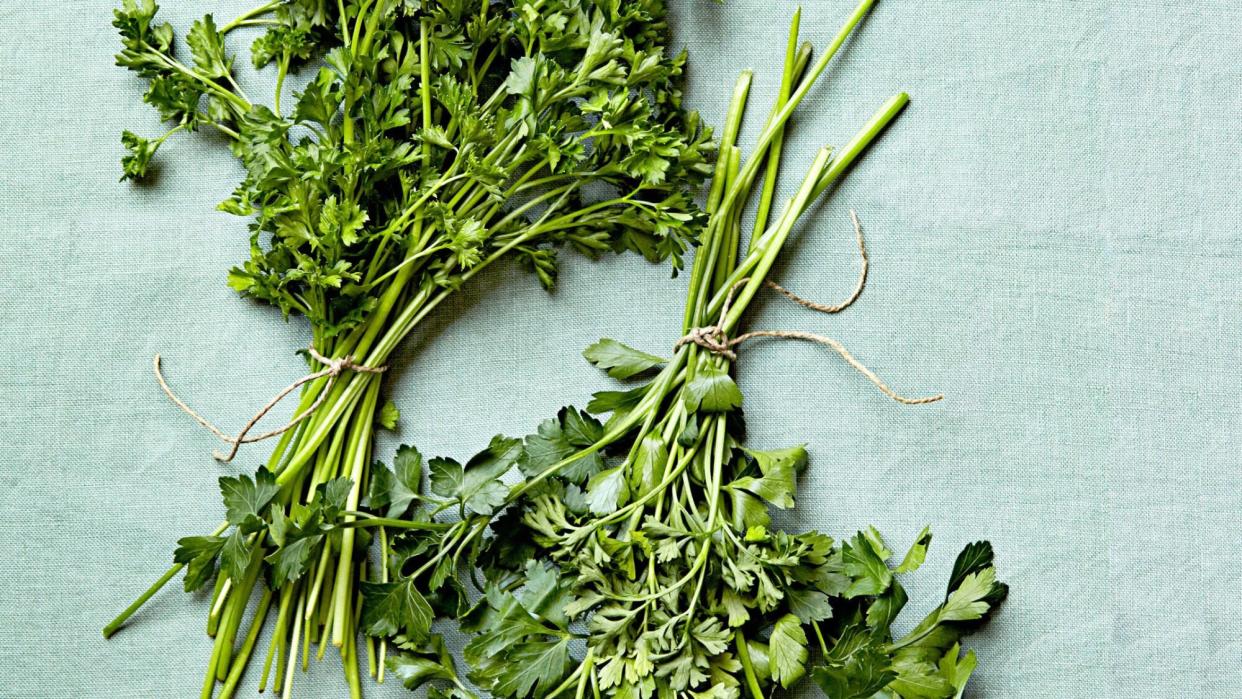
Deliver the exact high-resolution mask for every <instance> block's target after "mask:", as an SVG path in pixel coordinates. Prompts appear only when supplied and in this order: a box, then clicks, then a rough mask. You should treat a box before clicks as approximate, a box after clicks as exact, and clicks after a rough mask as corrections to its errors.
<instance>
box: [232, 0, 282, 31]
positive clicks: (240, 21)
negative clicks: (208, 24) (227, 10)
mask: <svg viewBox="0 0 1242 699" xmlns="http://www.w3.org/2000/svg"><path fill="white" fill-rule="evenodd" d="M281 2H282V0H272V2H269V3H266V4H264V5H259V6H258V7H255V8H253V9H250V10H247V11H245V12H243V13H242V14H240V15H238V16H237V17H235V18H234V19H233V21H232V22H229V23H228V24H226V25H224V26H223V27H220V33H221V34H228V33H229V32H231V31H233V30H234V29H236V28H238V27H243V26H246V24H247V23H248V22H250V21H251V20H252V19H253V18H255V17H258V16H259V15H265V14H267V13H269V12H271V11H272V10H275V9H276V8H277V7H280V5H281Z"/></svg>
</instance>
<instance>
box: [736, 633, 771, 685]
mask: <svg viewBox="0 0 1242 699" xmlns="http://www.w3.org/2000/svg"><path fill="white" fill-rule="evenodd" d="M733 641H734V645H736V646H737V656H738V660H741V661H742V671H743V672H744V673H745V674H746V686H747V688H748V689H750V695H751V699H764V696H763V690H762V689H760V688H759V677H758V676H757V675H756V674H755V664H754V663H753V662H752V661H751V659H750V648H749V647H748V646H747V645H746V636H744V635H742V630H741V629H738V630H737V631H735V632H733Z"/></svg>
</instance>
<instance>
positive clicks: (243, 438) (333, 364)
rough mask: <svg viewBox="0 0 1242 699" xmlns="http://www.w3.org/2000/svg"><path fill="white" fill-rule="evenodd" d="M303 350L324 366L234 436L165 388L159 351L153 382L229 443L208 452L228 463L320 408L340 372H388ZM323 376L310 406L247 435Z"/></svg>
mask: <svg viewBox="0 0 1242 699" xmlns="http://www.w3.org/2000/svg"><path fill="white" fill-rule="evenodd" d="M306 352H307V354H309V355H310V357H311V359H314V360H315V361H316V362H318V363H320V364H322V365H324V368H323V369H320V370H319V371H316V372H313V373H310V374H307V375H306V376H303V377H302V378H300V379H298V380H297V381H294V382H293V383H292V384H289V386H287V387H285V389H284V390H282V391H281V392H280V393H277V394H276V396H275V397H274V398H272V399H271V400H270V401H268V402H267V405H265V406H263V407H262V408H261V409H260V410H259V411H258V412H257V413H255V414H254V417H251V418H250V420H249V421H248V422H247V423H246V426H245V427H243V428H242V431H241V432H239V433H238V435H237V436H236V437H231V436H229V435H228V434H227V433H225V432H224V430H222V429H220V428H219V427H216V426H215V425H214V424H213V423H212V422H211V421H210V420H208V419H207V418H205V417H203V416H202V415H199V414H198V413H197V412H195V411H194V409H193V408H191V407H190V406H188V405H186V404H185V402H184V401H182V400H181V399H180V398H178V397H177V395H176V394H175V393H173V391H172V389H171V388H169V387H168V382H167V381H165V380H164V373H163V372H162V371H161V370H160V355H158V354H157V355H155V361H154V367H155V379H156V381H159V383H160V388H162V389H164V394H165V395H167V396H168V398H169V399H170V400H172V402H173V403H176V404H177V407H179V408H181V409H182V410H183V411H185V412H186V414H188V415H189V416H190V417H192V418H194V419H195V420H196V421H198V424H200V425H202V426H203V427H206V428H207V429H208V430H211V432H212V434H214V435H216V436H217V437H219V438H220V439H221V441H223V442H225V443H226V444H229V445H231V448H230V449H229V452H228V453H227V454H225V453H223V452H220V451H213V452H212V453H211V455H212V456H214V457H215V458H216V459H217V460H219V461H223V462H226V463H227V462H229V461H232V460H233V457H234V456H237V450H238V449H240V448H241V445H243V444H250V443H252V442H261V441H263V440H265V439H271V438H272V437H275V436H278V435H281V434H284V433H285V432H288V431H289V430H291V429H293V428H294V427H296V426H297V425H298V423H300V422H302V421H303V420H305V419H306V418H308V417H310V416H311V415H313V414H314V413H315V411H316V410H318V409H319V406H321V405H323V402H324V401H325V400H326V399H327V398H328V393H329V392H330V391H331V390H332V386H333V384H335V383H336V380H337V378H338V377H340V376H341V374H344V373H345V372H347V371H356V372H359V373H364V374H382V373H384V372H385V371H388V367H387V366H378V367H372V366H366V365H364V364H359V363H358V362H357V361H355V360H354V358H353V356H352V355H346V356H344V357H339V358H337V359H331V358H329V357H325V356H323V355H322V354H320V353H319V352H318V351H317V350H316V349H315V348H314V347H310V348H308V349H307V350H306ZM322 378H326V379H327V380H328V382H327V383H326V384H324V387H323V389H322V390H320V392H319V396H318V397H317V398H316V399H315V402H314V403H312V404H311V405H310V407H308V408H307V409H306V410H304V411H302V412H301V413H299V414H298V415H297V416H295V417H294V418H293V419H292V420H290V421H289V422H288V423H286V424H285V425H284V426H282V427H279V428H277V429H274V430H270V431H268V432H264V433H263V434H260V435H256V436H254V437H249V436H247V435H248V434H249V433H250V430H251V429H252V428H254V426H255V425H256V424H258V422H259V421H260V420H262V419H263V417H264V416H265V415H267V414H268V413H269V412H271V410H272V408H275V407H276V405H277V404H279V403H280V402H281V401H282V400H284V398H285V396H287V395H289V394H290V393H293V392H294V391H296V390H297V389H298V388H300V387H301V386H302V385H303V384H307V383H310V382H311V381H315V380H317V379H322Z"/></svg>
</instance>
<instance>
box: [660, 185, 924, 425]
mask: <svg viewBox="0 0 1242 699" xmlns="http://www.w3.org/2000/svg"><path fill="white" fill-rule="evenodd" d="M850 220H851V221H852V222H853V223H854V235H855V237H856V238H857V240H858V252H859V255H860V256H861V257H862V270H861V271H860V272H859V274H858V284H857V285H856V286H855V287H854V292H853V293H852V294H850V296H849V298H847V299H846V300H845V301H842V302H841V303H839V304H836V305H833V306H829V305H825V304H821V303H816V302H815V301H811V300H809V299H804V298H802V297H801V296H798V295H797V294H795V293H793V292H792V291H790V290H788V289H786V288H785V287H783V286H781V285H780V284H777V283H776V282H774V281H770V280H764V282H763V285H764V286H765V287H767V288H768V289H772V290H774V291H776V292H778V293H780V294H781V295H783V296H784V297H785V298H787V299H789V300H790V301H793V302H794V303H796V304H798V305H800V306H802V307H804V308H809V309H811V310H813V311H819V312H820V313H840V312H841V311H844V310H845V309H847V308H849V307H850V306H852V305H854V302H855V301H857V300H858V297H859V296H862V292H863V288H864V287H865V286H866V285H867V268H868V260H867V246H866V245H865V244H864V243H863V233H862V224H861V223H859V221H858V214H856V213H855V212H854V211H853V210H851V211H850ZM748 281H750V279H742V280H740V281H738V282H737V283H736V284H734V285H733V286H732V287H730V288H729V293H728V295H726V296H725V302H724V305H723V306H722V307H721V309H720V320H718V321H716V323H715V325H707V326H703V327H699V328H693V329H691V330H690V332H688V333H686V335H685V336H684V337H682V338H681V339H679V340H678V341H677V344H676V345H674V347H677V348H680V347H682V346H683V345H688V344H693V345H698V346H699V347H702V348H703V349H705V350H707V351H708V352H711V353H712V354H717V355H720V356H722V357H727V358H728V359H729V360H731V361H732V360H736V359H737V352H735V351H734V348H735V347H737V346H738V345H740V344H742V343H743V342H747V341H749V340H753V339H755V338H759V337H774V338H779V339H784V340H805V341H807V342H815V343H817V344H820V345H823V346H825V347H828V348H829V349H832V350H833V351H835V352H836V353H837V354H839V355H841V358H842V359H844V360H845V361H846V363H847V364H849V365H850V366H851V367H853V368H854V369H855V370H857V371H858V373H860V374H862V375H863V376H864V377H866V379H867V380H868V381H870V382H871V383H872V384H874V385H875V387H876V388H878V389H880V391H881V392H882V393H883V394H884V395H886V396H888V397H889V398H892V399H893V400H895V401H897V402H898V403H903V404H905V405H924V404H927V403H935V402H936V401H939V400H942V399H943V398H944V395H943V394H937V395H934V396H927V397H924V398H907V397H905V396H902V395H901V394H899V393H897V392H896V391H894V390H893V389H891V388H889V387H888V384H886V383H884V382H883V381H881V380H880V377H878V376H876V375H875V372H873V371H871V370H870V369H868V368H867V367H866V366H865V365H864V364H863V363H862V362H860V361H858V360H857V359H855V358H854V355H852V354H850V353H849V350H847V349H845V346H844V345H842V344H841V343H840V342H837V341H836V340H834V339H832V338H830V337H825V336H823V335H817V334H815V333H809V332H803V331H800V330H754V331H752V332H748V333H745V334H743V335H738V336H737V337H733V338H731V337H729V336H728V335H727V334H726V333H725V331H724V327H725V320H726V319H727V318H728V316H729V308H730V307H731V306H732V305H733V295H734V293H736V292H737V289H738V287H740V286H742V285H743V284H745V283H746V282H748Z"/></svg>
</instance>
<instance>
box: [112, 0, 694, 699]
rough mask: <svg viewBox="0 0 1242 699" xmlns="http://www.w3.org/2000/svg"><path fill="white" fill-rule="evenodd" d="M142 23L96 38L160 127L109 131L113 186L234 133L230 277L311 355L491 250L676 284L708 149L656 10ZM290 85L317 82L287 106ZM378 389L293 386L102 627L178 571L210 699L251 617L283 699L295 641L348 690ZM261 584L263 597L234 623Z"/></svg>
mask: <svg viewBox="0 0 1242 699" xmlns="http://www.w3.org/2000/svg"><path fill="white" fill-rule="evenodd" d="M156 13H157V7H156V5H155V4H154V3H153V2H152V0H125V2H124V4H123V6H122V7H121V8H120V9H118V10H116V12H115V20H114V22H113V24H114V25H115V26H116V28H117V29H118V30H119V32H120V34H121V41H122V46H123V50H122V51H121V53H120V54H119V55H118V56H117V63H118V64H119V65H121V66H124V67H127V68H129V69H130V70H133V71H135V72H136V73H138V74H139V75H140V76H141V77H142V78H144V79H145V80H146V81H147V83H148V85H149V87H148V89H147V91H146V93H145V95H144V97H143V99H144V101H146V102H147V103H149V104H151V105H152V106H153V107H155V108H156V109H157V110H158V111H159V114H160V116H161V118H162V119H164V120H165V121H167V122H168V123H169V124H170V128H169V130H168V132H167V133H165V134H163V135H161V136H159V137H157V138H153V139H147V138H143V137H140V136H138V135H135V134H133V133H130V132H126V133H125V134H124V136H123V138H122V141H123V143H124V145H125V147H126V149H127V151H128V153H127V155H126V156H125V157H124V159H123V160H122V165H123V169H124V177H123V179H140V178H143V177H146V176H149V175H151V174H152V172H153V169H154V168H155V164H154V162H153V158H154V157H155V156H156V154H157V151H158V150H160V149H161V148H163V147H165V144H166V143H168V139H169V138H170V137H171V136H172V135H173V134H176V133H179V132H190V131H196V130H199V129H204V128H206V129H215V130H217V131H219V132H220V133H222V134H224V135H225V136H227V139H228V142H229V145H230V147H231V149H232V153H233V154H234V155H235V156H236V157H237V158H238V159H239V161H240V162H241V164H242V165H243V166H244V168H245V177H244V179H243V180H242V182H241V183H240V184H239V185H238V186H237V188H236V190H235V191H234V193H233V194H232V196H230V197H229V198H228V199H227V200H226V201H225V202H223V203H222V204H220V209H222V210H223V211H226V212H229V213H232V214H235V215H238V216H241V217H243V218H246V219H247V220H249V222H250V230H251V238H250V254H249V257H248V259H246V260H245V261H244V262H242V263H240V264H238V265H237V266H236V267H234V268H233V269H232V271H231V272H230V273H229V275H228V279H229V283H230V285H231V286H232V287H233V288H234V289H236V290H237V291H238V292H239V293H240V294H242V295H243V296H245V297H248V298H252V299H256V300H259V301H263V302H266V303H269V304H271V305H273V306H275V307H277V308H279V309H280V310H281V311H282V312H283V313H284V314H285V315H286V316H289V315H293V314H299V315H302V316H305V317H306V319H307V320H308V321H309V324H310V329H311V335H312V344H313V346H314V348H315V350H316V351H317V352H318V353H319V354H320V355H322V356H324V357H327V358H330V359H332V360H343V359H344V358H347V357H348V358H352V360H353V361H355V362H357V363H359V364H360V365H363V366H368V367H379V366H383V365H384V364H385V363H386V362H387V361H388V360H389V358H390V356H391V355H392V353H393V351H394V349H395V348H396V347H397V346H398V344H399V343H400V342H401V341H402V339H403V338H405V337H406V336H408V335H409V334H410V333H411V332H413V331H414V329H415V328H417V327H418V326H419V324H420V323H421V322H422V320H423V319H424V318H426V317H427V315H428V314H429V313H431V312H432V311H433V310H434V309H435V308H436V307H437V306H439V305H440V304H441V303H442V302H443V301H444V300H445V299H446V298H447V297H448V296H449V295H451V294H452V293H453V292H454V291H456V290H457V289H458V288H460V287H461V285H462V284H463V283H465V282H467V281H468V280H469V279H471V278H472V277H474V276H475V275H477V274H478V273H479V272H480V271H482V270H483V269H485V268H487V267H488V266H490V265H491V264H492V263H493V262H495V261H496V260H498V259H500V258H502V257H512V258H516V259H518V260H519V261H521V262H522V263H523V264H524V265H526V266H527V267H528V268H529V269H531V270H532V271H533V272H534V273H535V274H536V275H537V277H538V279H539V280H540V282H541V283H542V284H543V285H545V286H549V287H550V286H551V285H552V284H553V283H554V280H555V269H556V264H555V262H556V259H555V255H556V248H557V247H558V246H561V245H568V246H570V247H572V248H574V249H576V250H579V251H581V252H584V253H586V254H589V255H597V254H600V253H603V252H605V251H608V250H615V251H633V252H637V253H639V254H641V255H643V256H644V257H646V258H647V259H649V260H653V261H654V260H666V259H667V260H671V261H672V263H673V265H674V267H675V268H676V267H679V266H680V259H681V255H682V253H683V252H684V251H685V249H686V248H687V246H688V245H689V244H690V243H691V241H692V237H693V235H694V233H695V231H696V230H697V229H698V227H699V225H700V218H701V213H700V211H699V210H698V209H697V207H696V206H695V204H694V203H693V201H692V199H691V197H690V194H689V192H690V190H691V189H692V188H693V187H694V186H695V185H696V184H697V183H698V182H700V181H701V180H702V179H703V177H704V176H705V175H707V174H710V171H711V168H710V166H709V165H707V163H706V158H707V157H708V156H709V155H710V151H711V150H712V146H711V143H710V134H709V132H708V131H707V130H706V129H703V128H701V126H700V124H699V120H698V117H697V115H696V114H694V113H693V112H690V111H687V110H686V109H684V108H683V106H682V104H681V93H680V91H679V89H678V87H677V83H678V79H679V77H680V75H681V72H682V68H683V65H684V61H685V57H684V55H680V56H670V55H668V54H667V52H666V51H665V47H664V45H663V41H664V37H665V34H666V29H667V27H666V24H665V7H664V2H663V0H272V1H271V2H267V3H266V4H263V5H261V6H259V7H256V8H255V9H254V10H252V11H249V12H246V13H245V14H243V15H241V16H239V17H237V18H236V19H234V20H232V21H230V22H228V23H226V24H223V25H218V24H217V23H216V21H215V20H214V19H213V17H212V16H211V15H207V16H205V17H203V18H202V19H200V20H198V21H196V22H194V23H193V26H192V27H190V29H189V31H188V32H186V34H185V35H184V37H183V39H182V40H178V39H176V38H175V37H174V31H173V29H172V27H171V26H170V25H168V24H166V23H159V22H158V21H157V20H156ZM243 27H260V28H262V29H263V30H264V31H263V33H262V34H261V35H260V36H259V37H258V38H257V39H256V40H255V41H254V43H253V45H252V46H251V49H250V58H251V60H252V62H253V64H254V66H255V67H256V68H262V67H265V66H274V68H275V71H276V80H275V83H276V85H275V93H274V95H273V97H272V99H271V101H270V102H269V103H266V104H264V103H261V102H259V101H256V100H254V99H252V98H251V97H250V96H249V95H247V94H246V93H245V92H244V91H243V90H242V89H241V87H240V86H239V85H238V82H237V80H236V78H235V68H236V58H235V56H234V55H233V54H232V53H231V52H230V50H229V48H228V43H229V38H230V37H231V35H232V34H233V32H235V31H237V30H239V29H241V28H243ZM315 66H319V67H317V68H315ZM299 70H307V71H309V72H310V75H309V76H308V78H307V79H305V80H304V81H303V82H304V84H303V85H302V87H301V89H300V90H298V91H297V92H296V93H295V97H296V99H295V100H294V101H293V104H284V105H282V100H281V95H282V90H283V85H284V83H285V81H286V79H287V78H288V77H289V76H290V75H292V74H294V73H295V72H297V71H299ZM308 364H309V365H310V366H309V368H310V370H311V371H317V370H319V369H321V368H322V365H321V364H319V363H318V362H317V361H315V360H314V359H313V358H309V357H308ZM379 390H380V379H379V377H378V376H377V375H376V374H371V373H365V372H346V373H345V374H344V375H343V376H341V377H340V379H339V380H336V381H332V380H331V377H324V378H322V379H319V380H316V381H314V382H311V383H308V384H306V385H305V387H304V388H303V390H302V393H301V395H300V400H299V405H298V406H297V408H296V414H299V415H300V414H302V413H304V412H306V411H310V410H311V409H312V408H314V410H313V413H312V414H311V415H310V417H309V418H307V419H305V420H304V421H302V422H301V423H300V424H299V425H298V426H297V428H296V429H294V430H291V431H288V432H286V433H285V434H284V435H283V436H282V437H281V439H280V441H279V443H278V444H277V446H276V448H275V450H274V452H273V453H272V455H271V457H270V459H269V460H268V461H267V465H266V467H265V468H263V469H262V470H260V472H259V473H258V474H257V475H256V476H255V477H254V478H249V477H243V478H240V479H223V480H222V481H221V487H222V489H223V490H224V496H225V504H226V505H227V508H228V517H227V521H226V522H225V523H224V524H222V525H221V526H220V527H219V528H218V529H217V530H216V531H215V532H214V533H213V534H211V535H210V536H206V537H191V538H188V539H185V540H183V541H182V542H181V546H180V547H179V548H178V550H177V553H176V563H177V565H176V566H175V567H174V568H173V569H172V570H170V571H169V573H168V574H166V575H165V576H164V577H163V578H161V579H160V581H158V582H157V583H156V585H154V586H153V587H152V588H151V589H150V590H148V591H147V592H146V593H145V594H144V595H143V596H141V597H140V598H139V599H138V600H137V601H136V602H135V603H134V604H133V605H131V607H130V608H129V609H127V610H126V611H125V612H124V613H122V614H121V615H120V616H119V617H118V618H117V619H116V620H115V621H114V622H113V623H112V624H110V625H109V626H108V627H107V628H106V629H105V634H106V635H108V634H111V633H113V632H115V631H116V630H117V629H118V628H119V627H120V626H121V625H122V624H123V623H124V621H125V620H126V619H127V618H128V617H129V616H130V615H131V614H132V613H133V612H134V611H136V610H137V608H138V607H140V606H141V605H142V604H143V603H144V602H145V601H146V600H147V599H148V598H149V597H150V596H151V595H152V594H154V592H155V591H156V590H158V589H159V588H160V587H161V586H162V585H163V584H164V583H166V582H167V581H168V580H169V579H171V578H172V577H173V576H174V575H175V574H176V573H177V572H178V571H179V570H181V568H183V567H185V568H186V569H187V577H186V589H187V590H195V589H198V588H200V587H203V586H207V585H210V584H213V583H212V581H213V579H214V594H213V596H212V611H211V614H210V620H209V623H208V630H209V632H210V633H211V634H212V635H213V636H214V637H215V644H214V647H213V651H212V655H211V658H210V661H209V663H208V672H207V676H206V679H205V682H204V687H203V696H204V697H208V696H211V695H212V693H213V692H214V691H215V688H216V685H215V683H216V681H223V682H225V683H226V684H225V688H224V690H223V692H222V694H221V696H230V695H231V694H232V693H233V691H234V688H235V687H236V682H237V678H239V677H240V674H241V671H242V670H243V669H244V668H245V667H246V665H247V663H248V661H249V659H250V656H251V653H252V650H253V646H254V643H255V640H256V638H257V636H258V632H259V630H260V629H261V628H262V627H263V626H264V624H265V621H266V620H267V619H269V618H270V617H271V616H272V615H271V614H269V607H270V609H272V610H275V614H274V618H275V624H274V625H275V632H276V633H275V634H274V636H273V638H274V640H273V643H272V646H271V650H270V651H269V652H268V661H267V663H266V665H267V666H268V667H270V665H271V662H272V657H273V655H276V656H277V657H278V658H279V661H278V664H277V673H276V681H275V686H276V687H277V688H278V690H283V692H284V694H285V695H286V696H288V695H289V692H290V688H291V681H292V677H293V674H292V668H293V667H294V665H295V664H296V662H295V659H296V655H297V652H298V650H299V648H298V646H299V644H301V645H302V649H301V651H302V655H303V664H304V665H305V658H306V656H307V655H308V646H307V644H308V643H309V641H310V640H311V638H312V636H314V637H317V640H318V641H319V642H320V655H322V653H323V648H324V647H326V645H327V643H328V642H331V643H332V644H333V645H335V646H337V647H339V648H340V649H341V653H342V654H343V656H344V659H345V661H346V662H345V663H344V664H345V670H346V675H347V678H348V680H349V684H350V687H351V695H352V696H358V695H359V694H360V689H359V677H358V671H357V663H356V662H355V659H356V658H357V656H358V647H357V640H356V639H357V638H358V633H357V631H358V629H359V626H360V623H362V622H360V620H359V614H360V611H359V610H360V607H361V605H362V604H363V599H362V596H363V593H364V592H367V590H368V588H367V587H366V585H365V581H366V576H367V565H366V550H367V544H368V541H367V538H366V536H365V535H364V534H362V533H360V532H359V530H360V529H361V530H362V531H365V530H366V527H367V526H370V525H368V524H367V523H365V522H360V521H358V520H359V517H360V515H359V514H358V513H356V510H357V509H358V508H359V504H360V502H361V501H362V499H363V496H364V494H365V493H366V492H367V489H368V488H371V489H374V488H375V487H379V486H377V484H382V483H385V482H386V481H385V480H384V479H385V478H388V477H389V476H386V475H384V474H383V473H376V474H372V473H371V471H370V462H371V443H372V434H373V430H374V426H375V424H376V423H377V421H382V422H384V423H390V422H391V421H393V420H394V419H395V413H394V410H393V408H392V407H391V405H390V404H386V403H384V402H382V401H381V400H380V393H379ZM467 480H469V479H467ZM462 487H468V485H463V486H462ZM381 490H382V487H381ZM392 507H396V505H392ZM256 588H259V589H262V590H264V592H263V600H264V604H263V605H262V606H261V607H260V610H259V613H258V614H257V615H256V616H254V617H252V618H251V620H250V621H249V627H248V630H244V629H243V626H244V622H245V616H246V611H247V610H246V605H247V602H248V601H249V600H250V597H251V593H252V590H254V589H256ZM373 606H374V605H371V607H372V608H373ZM239 640H240V645H238V642H239ZM374 661H375V658H374V656H372V664H373V665H374ZM267 669H268V668H267V667H265V672H264V680H263V684H266V679H267V678H266V675H267Z"/></svg>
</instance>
